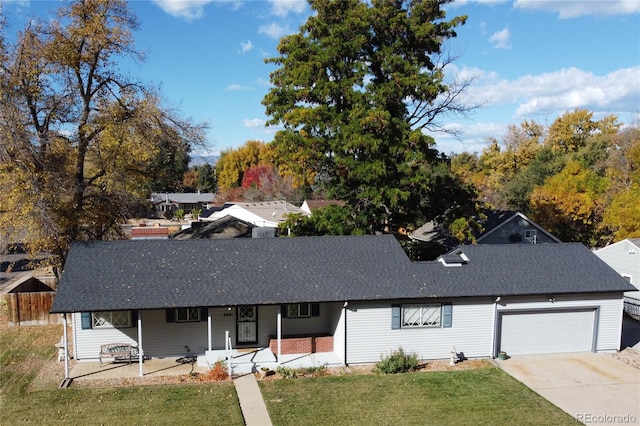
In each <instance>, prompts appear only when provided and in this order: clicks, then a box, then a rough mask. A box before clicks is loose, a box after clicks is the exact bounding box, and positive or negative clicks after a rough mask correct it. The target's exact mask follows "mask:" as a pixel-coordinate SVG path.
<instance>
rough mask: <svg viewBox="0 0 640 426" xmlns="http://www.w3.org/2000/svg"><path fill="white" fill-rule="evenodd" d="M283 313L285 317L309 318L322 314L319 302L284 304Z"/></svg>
mask: <svg viewBox="0 0 640 426" xmlns="http://www.w3.org/2000/svg"><path fill="white" fill-rule="evenodd" d="M282 315H283V316H284V317H285V318H309V317H317V316H320V305H319V304H318V303H291V304H289V305H284V309H283V310H282Z"/></svg>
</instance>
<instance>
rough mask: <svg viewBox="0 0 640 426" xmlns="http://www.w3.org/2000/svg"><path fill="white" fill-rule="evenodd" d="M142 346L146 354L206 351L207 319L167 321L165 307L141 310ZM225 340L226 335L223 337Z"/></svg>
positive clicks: (166, 354)
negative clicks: (187, 348) (187, 347)
mask: <svg viewBox="0 0 640 426" xmlns="http://www.w3.org/2000/svg"><path fill="white" fill-rule="evenodd" d="M139 315H140V319H141V320H142V346H143V350H144V355H145V356H150V357H164V356H183V355H185V354H186V353H187V350H186V348H185V346H189V350H190V352H191V353H195V354H199V353H204V351H205V349H206V348H207V321H206V319H204V321H199V322H178V323H176V322H166V315H165V311H164V309H162V310H154V311H140V314H139ZM222 340H223V341H224V336H223V339H222Z"/></svg>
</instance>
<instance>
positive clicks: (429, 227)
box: [409, 210, 561, 257]
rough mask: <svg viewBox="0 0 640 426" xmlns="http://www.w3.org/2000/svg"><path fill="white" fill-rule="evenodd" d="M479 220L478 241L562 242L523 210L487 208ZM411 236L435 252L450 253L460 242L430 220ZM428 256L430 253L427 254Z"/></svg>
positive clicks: (508, 242) (489, 242)
mask: <svg viewBox="0 0 640 426" xmlns="http://www.w3.org/2000/svg"><path fill="white" fill-rule="evenodd" d="M483 214H484V216H486V218H485V219H482V220H479V221H478V223H479V225H480V226H481V227H482V228H481V229H480V230H477V229H472V234H473V237H474V238H475V242H476V244H542V243H559V242H561V241H560V240H559V239H558V238H557V237H556V236H554V235H552V234H551V233H549V232H548V231H546V230H545V229H544V228H542V227H541V226H540V225H538V224H537V223H535V222H534V221H533V220H531V219H530V218H528V217H527V216H526V215H524V214H522V213H520V212H514V211H505V210H485V211H483ZM409 238H410V239H411V240H414V241H418V242H421V243H423V244H424V245H425V246H426V247H431V248H432V250H431V251H432V252H434V253H443V252H447V251H449V250H451V249H453V248H454V247H456V246H457V245H458V244H459V242H458V240H457V239H456V238H455V237H454V236H453V235H451V232H449V230H448V229H447V228H446V227H444V226H442V225H441V224H439V223H437V222H436V221H430V222H427V223H425V224H424V225H422V226H421V227H420V228H418V229H416V230H415V231H413V232H412V233H411V234H409ZM427 257H428V256H427Z"/></svg>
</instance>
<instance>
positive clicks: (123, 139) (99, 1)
mask: <svg viewBox="0 0 640 426" xmlns="http://www.w3.org/2000/svg"><path fill="white" fill-rule="evenodd" d="M137 25H138V22H137V20H136V17H135V16H134V14H133V13H132V12H131V10H130V9H129V8H128V5H127V3H126V1H124V0H84V1H74V2H71V3H66V4H65V5H64V6H62V7H61V8H60V9H59V11H58V17H57V19H50V20H47V21H39V20H32V21H30V23H29V24H28V26H27V27H26V28H25V29H24V30H23V31H21V32H20V33H19V34H18V37H17V42H16V43H15V45H12V46H4V47H6V49H5V50H4V52H3V55H2V64H1V68H0V72H1V73H2V78H1V79H0V84H1V85H2V87H1V93H0V96H1V97H0V103H1V105H0V138H1V139H2V145H1V147H0V161H1V162H0V190H1V192H2V194H3V204H2V208H1V210H0V229H2V231H3V233H4V235H3V236H4V237H5V238H6V239H8V240H10V241H21V242H24V243H26V245H27V247H28V248H29V249H30V250H31V251H32V252H38V251H47V252H49V253H52V254H54V255H55V257H54V258H53V261H54V262H56V263H59V262H61V261H62V260H63V258H64V256H65V254H66V250H67V249H68V247H69V244H70V243H71V242H72V241H75V240H85V239H108V238H118V237H119V236H120V233H121V231H120V229H121V228H120V222H121V221H122V220H123V219H124V218H126V217H129V216H130V215H132V214H134V213H135V212H137V209H139V208H140V207H141V206H142V202H143V201H144V200H145V199H146V198H147V196H148V191H149V188H150V186H151V180H152V178H153V177H154V176H156V177H157V176H158V174H157V173H154V171H158V170H160V169H161V165H158V164H154V161H156V160H157V159H158V158H160V157H162V155H164V154H167V153H179V155H184V154H185V153H186V152H188V150H189V148H190V146H191V144H194V143H201V142H202V141H203V129H204V126H203V125H195V124H193V123H191V122H190V121H189V120H186V119H182V118H180V117H179V116H178V115H177V114H176V113H174V112H172V111H170V110H168V109H166V108H164V107H163V106H162V102H161V97H160V95H159V94H158V93H156V92H155V91H154V90H152V89H151V88H149V87H145V86H143V85H141V84H139V83H138V82H135V81H132V80H130V79H127V78H125V77H124V76H123V74H122V73H120V72H119V70H118V65H117V64H118V58H121V57H123V56H124V55H126V56H133V57H135V58H137V59H140V60H142V59H144V57H143V56H142V55H141V54H140V53H139V52H138V51H136V50H135V48H134V42H133V38H132V34H131V33H132V31H133V30H135V29H136V28H137ZM3 30H4V29H3ZM3 39H4V37H3ZM171 155H172V154H171ZM167 158H169V157H167ZM170 158H175V157H170ZM181 175H182V172H180V173H179V174H178V176H180V177H181ZM165 178H166V177H165Z"/></svg>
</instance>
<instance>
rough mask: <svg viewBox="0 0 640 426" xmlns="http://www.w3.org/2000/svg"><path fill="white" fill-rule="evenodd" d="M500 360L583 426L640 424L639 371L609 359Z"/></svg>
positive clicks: (573, 356)
mask: <svg viewBox="0 0 640 426" xmlns="http://www.w3.org/2000/svg"><path fill="white" fill-rule="evenodd" d="M496 361H497V363H498V365H499V366H500V368H502V369H503V370H504V371H505V372H507V373H508V374H510V375H511V376H513V377H514V378H516V379H517V380H519V381H521V382H522V383H524V384H525V385H527V386H528V387H529V388H531V389H533V390H534V391H536V392H537V393H538V394H540V395H541V396H543V397H544V398H546V399H547V400H549V401H550V402H551V403H553V404H555V405H557V406H558V407H560V408H561V409H562V410H564V411H566V412H567V413H569V414H570V415H571V416H573V417H574V418H575V419H576V420H578V421H580V422H582V423H585V424H598V425H602V424H618V425H620V424H640V370H637V369H635V368H633V367H631V366H630V365H627V364H625V363H623V362H621V361H618V360H616V359H614V358H613V357H611V356H609V355H606V354H594V353H572V354H550V355H522V356H514V357H512V358H509V359H507V360H504V361H500V360H496Z"/></svg>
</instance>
